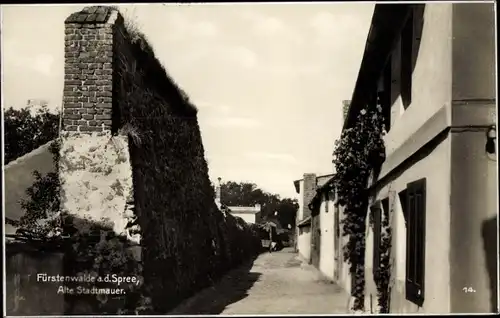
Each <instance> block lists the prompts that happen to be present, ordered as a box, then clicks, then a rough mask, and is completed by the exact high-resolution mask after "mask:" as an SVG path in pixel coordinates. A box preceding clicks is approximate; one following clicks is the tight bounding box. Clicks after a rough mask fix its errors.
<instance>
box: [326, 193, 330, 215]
mask: <svg viewBox="0 0 500 318" xmlns="http://www.w3.org/2000/svg"><path fill="white" fill-rule="evenodd" d="M329 201H330V197H329V195H328V192H325V212H326V213H328V205H329V204H328V202H329Z"/></svg>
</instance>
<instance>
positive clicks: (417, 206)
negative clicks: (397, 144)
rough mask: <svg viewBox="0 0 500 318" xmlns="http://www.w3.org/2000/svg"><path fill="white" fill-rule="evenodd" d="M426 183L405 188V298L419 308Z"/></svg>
mask: <svg viewBox="0 0 500 318" xmlns="http://www.w3.org/2000/svg"><path fill="white" fill-rule="evenodd" d="M425 208H426V181H425V179H421V180H418V181H415V182H412V183H410V184H408V186H407V211H408V226H407V232H406V298H407V299H408V300H410V301H412V302H414V303H415V304H417V305H419V306H421V305H422V303H423V301H424V282H425V213H426V209H425Z"/></svg>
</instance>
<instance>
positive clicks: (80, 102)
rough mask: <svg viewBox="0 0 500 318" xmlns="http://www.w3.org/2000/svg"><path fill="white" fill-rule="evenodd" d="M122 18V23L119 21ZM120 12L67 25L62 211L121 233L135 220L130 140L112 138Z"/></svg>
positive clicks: (92, 12)
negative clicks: (107, 223)
mask: <svg viewBox="0 0 500 318" xmlns="http://www.w3.org/2000/svg"><path fill="white" fill-rule="evenodd" d="M118 18H120V20H117V19H118ZM122 21H123V20H122V18H121V16H119V13H118V11H116V10H114V9H111V8H109V7H102V6H97V7H88V8H85V9H83V10H82V11H80V12H76V13H73V14H71V15H70V16H69V17H68V18H67V19H66V21H65V33H66V36H65V76H64V94H63V96H64V100H63V129H62V132H61V141H62V144H61V152H60V155H61V160H60V161H59V168H60V169H59V177H60V180H61V211H63V212H67V213H70V214H73V215H76V216H78V217H89V218H91V219H93V220H96V221H100V220H102V219H103V218H106V219H108V220H109V221H110V222H111V223H112V226H113V228H114V230H115V231H116V232H117V233H119V234H127V235H128V236H129V239H131V240H135V241H137V240H139V239H140V237H137V236H134V235H132V234H131V233H130V231H128V230H127V227H126V225H127V223H128V222H129V221H130V220H133V219H134V211H133V207H132V206H133V204H132V202H130V201H131V197H133V188H132V187H133V185H132V168H131V164H130V154H129V151H128V149H129V147H128V138H127V136H124V135H117V136H113V135H112V134H111V127H112V111H113V109H112V104H113V100H112V99H113V98H119V96H113V94H112V92H113V49H114V45H113V39H114V36H116V35H117V34H114V33H113V32H114V30H115V28H114V26H115V25H117V26H118V27H120V26H121V23H122Z"/></svg>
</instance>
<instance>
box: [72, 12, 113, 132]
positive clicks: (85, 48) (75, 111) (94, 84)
mask: <svg viewBox="0 0 500 318" xmlns="http://www.w3.org/2000/svg"><path fill="white" fill-rule="evenodd" d="M117 16H118V12H117V11H116V10H112V9H111V8H109V7H100V6H98V7H88V8H85V9H83V10H82V11H81V12H76V13H73V14H72V15H70V16H69V17H68V18H67V19H66V21H65V34H66V35H65V66H64V69H65V76H64V99H63V109H64V114H63V127H64V128H63V129H64V130H65V131H79V132H101V131H106V130H110V129H111V117H112V114H111V112H112V81H113V70H112V62H113V24H114V21H115V20H116V18H117Z"/></svg>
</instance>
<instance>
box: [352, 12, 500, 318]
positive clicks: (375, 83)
mask: <svg viewBox="0 0 500 318" xmlns="http://www.w3.org/2000/svg"><path fill="white" fill-rule="evenodd" d="M495 69H496V65H495V11H494V4H493V3H431V2H429V3H427V4H377V5H376V6H375V11H374V14H373V19H372V23H371V27H370V32H369V35H368V39H367V43H366V48H365V52H364V56H363V60H362V63H361V67H360V71H359V74H358V79H357V81H356V87H355V89H354V94H353V96H352V99H351V105H350V109H349V113H348V116H347V119H346V121H345V125H344V128H349V127H351V126H352V125H353V124H354V123H355V121H356V117H357V114H358V113H359V112H360V109H362V108H363V107H375V106H376V105H375V103H374V102H373V100H375V97H379V98H380V100H381V101H382V105H381V106H382V109H383V110H384V112H385V122H386V130H387V131H388V133H387V134H386V135H385V136H384V142H385V146H386V160H385V162H384V163H383V164H382V166H381V167H380V171H379V172H378V173H374V174H373V177H372V180H371V181H370V184H369V188H370V190H371V194H372V197H371V208H370V209H369V211H370V213H372V216H373V218H374V221H373V222H372V224H368V226H367V229H368V236H367V240H366V255H365V267H366V272H365V275H366V276H365V280H366V288H365V293H366V295H365V300H366V301H367V303H366V304H365V308H366V307H370V304H369V303H368V302H369V300H370V299H374V300H376V299H377V295H378V291H377V285H376V284H377V282H376V281H375V279H374V274H373V270H374V269H378V268H380V261H381V257H382V255H383V254H382V252H381V232H382V231H383V230H384V227H385V226H384V225H383V222H382V221H383V220H384V219H385V220H387V221H388V224H389V226H390V228H391V229H392V249H391V250H390V264H391V267H390V275H391V286H390V295H389V297H390V303H389V304H390V312H391V313H443V314H445V313H486V312H497V310H498V308H497V297H498V295H497V284H498V277H497V257H498V250H497V235H498V227H497V225H496V224H497V213H498V212H497V208H498V206H497V195H498V188H497V173H498V171H497V162H496V160H497V158H496V109H495V105H496V87H497V83H496V76H495ZM370 99H371V101H370ZM384 215H386V216H384ZM368 219H369V218H367V223H368V222H369V221H368ZM376 303H377V302H376V301H373V304H376ZM370 309H371V310H372V311H375V312H376V311H377V308H376V307H375V306H373V307H372V308H370Z"/></svg>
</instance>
